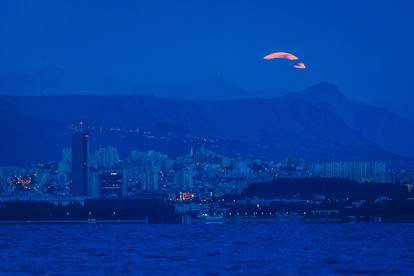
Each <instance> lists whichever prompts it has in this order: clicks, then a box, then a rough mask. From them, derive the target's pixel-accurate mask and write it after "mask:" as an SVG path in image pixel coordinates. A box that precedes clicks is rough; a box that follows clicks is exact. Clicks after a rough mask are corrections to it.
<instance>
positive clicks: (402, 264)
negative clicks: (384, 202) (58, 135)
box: [0, 224, 414, 275]
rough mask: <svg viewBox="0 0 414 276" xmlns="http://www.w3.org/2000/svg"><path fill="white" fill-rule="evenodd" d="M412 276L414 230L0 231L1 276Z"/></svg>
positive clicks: (78, 227) (128, 227) (104, 227)
mask: <svg viewBox="0 0 414 276" xmlns="http://www.w3.org/2000/svg"><path fill="white" fill-rule="evenodd" d="M128 273H130V274H137V275H143V274H144V275H154V274H155V275H158V274H162V275H183V274H184V275H187V274H193V275H199V274H201V275H217V274H220V275H221V274H224V275H226V274H233V275H246V274H255V275H263V274H265V275H298V274H306V275H325V274H326V275H332V274H368V275H370V274H375V275H378V274H379V275H381V274H387V275H401V274H403V275H414V224H272V225H268V224H256V225H254V224H250V225H248V224H245V225H237V224H223V225H145V224H93V225H88V224H70V225H64V224H47V225H0V275H16V274H39V275H61V274H64V275H118V274H128Z"/></svg>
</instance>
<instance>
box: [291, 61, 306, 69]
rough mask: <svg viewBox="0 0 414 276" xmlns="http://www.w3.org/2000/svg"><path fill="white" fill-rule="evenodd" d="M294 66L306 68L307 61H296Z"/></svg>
mask: <svg viewBox="0 0 414 276" xmlns="http://www.w3.org/2000/svg"><path fill="white" fill-rule="evenodd" d="M293 67H294V68H297V69H305V68H306V66H305V63H303V62H299V63H296V64H295V65H293Z"/></svg>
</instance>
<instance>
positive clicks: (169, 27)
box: [0, 0, 414, 117]
mask: <svg viewBox="0 0 414 276" xmlns="http://www.w3.org/2000/svg"><path fill="white" fill-rule="evenodd" d="M410 3H411V1H406V0H404V1H403V0H394V1H360V0H359V1H356V0H355V1H353V0H348V1H339V0H338V1H332V0H329V1H309V0H304V1H298V0H296V1H293V0H292V1H256V0H254V1H253V0H251V1H211V0H210V1H201V0H200V1H132V0H128V1H106V0H99V1H84V0H71V1H60V0H44V1H23V0H2V1H1V2H0V37H1V43H0V60H1V63H0V74H1V75H7V74H9V73H28V74H29V73H32V72H36V71H38V70H42V69H44V68H54V67H57V68H62V69H63V70H65V71H67V72H70V74H74V75H76V74H92V75H94V76H100V77H102V78H106V79H108V78H109V79H112V80H116V81H119V82H122V83H128V84H130V85H132V86H134V87H150V88H154V89H156V88H160V87H172V86H181V85H184V86H186V85H191V84H192V83H195V84H197V83H198V84H200V85H201V84H202V83H203V82H209V81H212V80H213V81H214V80H216V79H222V80H224V81H225V82H226V83H229V84H231V85H232V86H234V87H238V88H241V89H245V90H249V91H255V92H254V96H258V97H260V96H269V92H268V91H269V90H271V91H274V92H272V93H274V94H272V93H271V94H270V96H273V95H274V96H278V95H281V94H284V93H286V92H289V91H294V90H297V89H301V88H305V87H307V86H309V85H312V84H315V83H317V82H320V81H329V82H332V83H334V84H336V85H338V86H339V87H340V89H341V90H342V91H343V92H344V94H346V95H347V96H348V97H349V98H351V99H355V100H358V101H361V102H365V103H370V104H376V105H383V106H387V107H390V108H392V109H394V110H396V111H398V112H399V113H401V114H405V115H407V116H412V117H414V114H411V113H410V112H409V110H407V107H409V106H413V104H414V95H413V93H412V92H413V91H412V84H411V82H412V79H411V76H412V64H414V57H413V56H412V54H411V51H412V49H413V48H414V38H413V36H412V28H413V26H414V24H413V23H414V18H413V17H412V14H411V13H412V10H413V8H414V4H410ZM276 51H286V52H291V53H294V54H295V55H297V56H299V57H300V60H301V61H303V62H304V63H305V64H306V65H307V67H308V68H307V69H306V70H297V69H293V68H291V65H292V64H291V62H288V61H284V60H272V61H265V60H263V59H262V57H263V56H264V55H266V54H270V53H271V52H276ZM264 90H266V91H267V92H266V95H264V94H262V93H264V92H262V91H264ZM165 91H167V92H165ZM174 91H176V90H171V91H170V92H168V89H167V90H164V92H163V94H162V95H163V96H170V97H175V96H179V95H176V94H175V92H174ZM56 93H58V92H56ZM81 93H83V92H81ZM203 93H204V92H203ZM194 97H195V98H208V95H197V91H194ZM223 97H226V96H225V95H223Z"/></svg>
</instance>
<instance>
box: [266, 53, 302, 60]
mask: <svg viewBox="0 0 414 276" xmlns="http://www.w3.org/2000/svg"><path fill="white" fill-rule="evenodd" d="M277 58H278V59H288V60H298V59H299V58H298V57H297V56H295V55H292V54H290V53H285V52H276V53H272V54H269V55H267V56H265V57H263V59H266V60H270V59H277Z"/></svg>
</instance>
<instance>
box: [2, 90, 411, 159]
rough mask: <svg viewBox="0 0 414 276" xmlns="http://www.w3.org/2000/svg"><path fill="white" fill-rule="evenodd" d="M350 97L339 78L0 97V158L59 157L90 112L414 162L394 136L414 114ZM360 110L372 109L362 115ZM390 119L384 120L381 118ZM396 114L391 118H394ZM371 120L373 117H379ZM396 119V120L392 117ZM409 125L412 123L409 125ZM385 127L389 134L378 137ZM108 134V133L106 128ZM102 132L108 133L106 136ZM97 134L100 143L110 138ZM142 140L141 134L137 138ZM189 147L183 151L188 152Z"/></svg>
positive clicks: (276, 153)
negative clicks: (272, 91) (183, 96)
mask: <svg viewBox="0 0 414 276" xmlns="http://www.w3.org/2000/svg"><path fill="white" fill-rule="evenodd" d="M381 111H382V109H378V108H375V107H370V106H364V105H360V104H357V103H353V102H351V101H349V100H347V99H346V98H345V97H344V96H343V95H342V94H341V93H340V92H339V91H338V90H337V88H336V87H335V86H333V85H330V84H326V83H324V84H319V85H316V86H313V87H311V88H309V89H307V90H305V91H301V92H299V93H292V94H289V95H288V96H285V97H280V98H273V99H256V98H250V99H239V100H223V101H202V100H180V99H167V98H158V97H154V96H116V95H105V96H93V95H84V96H83V95H82V96H80V95H66V96H65V95H62V96H22V97H12V96H4V97H0V116H1V117H0V118H1V120H2V124H3V129H4V134H3V135H2V138H1V139H2V143H1V145H0V152H1V157H0V164H10V163H11V164H10V165H12V164H21V163H28V162H33V161H37V160H50V159H53V158H59V156H60V150H61V148H63V147H64V146H65V145H66V146H67V145H68V144H69V143H70V133H71V132H70V130H69V129H68V126H69V125H71V124H75V123H76V122H78V121H79V120H83V121H85V122H86V124H87V125H89V126H94V127H107V128H109V127H119V128H123V129H135V128H140V129H143V130H149V131H154V132H157V133H178V134H180V135H190V136H196V137H210V138H215V139H218V140H219V141H222V143H223V145H224V144H226V145H228V146H222V147H221V148H220V147H219V148H218V151H222V152H223V153H228V152H230V151H231V149H230V147H231V145H232V144H234V145H238V147H237V151H236V152H237V153H239V154H243V155H251V156H256V157H259V158H265V159H273V160H276V159H279V158H282V157H284V156H295V157H299V158H304V159H306V160H310V161H315V160H353V159H365V160H367V159H382V160H386V161H388V162H390V163H391V164H393V165H395V166H411V165H413V164H414V163H413V159H411V158H406V157H401V156H402V155H409V153H410V154H411V153H412V154H411V156H414V152H413V151H412V150H413V149H411V148H409V143H408V140H409V139H410V137H404V139H399V140H392V139H393V138H394V137H397V138H398V137H399V136H400V134H399V133H393V134H392V135H391V134H390V135H388V134H387V128H389V130H390V131H399V132H400V133H402V134H407V133H408V135H411V141H413V138H414V126H413V124H412V123H411V122H409V121H405V120H403V119H399V117H398V116H397V115H395V114H393V113H389V112H387V111H384V110H383V111H382V112H381ZM360 114H368V115H369V116H368V115H367V116H368V117H367V118H364V119H363V120H361V121H363V122H365V123H366V124H370V125H369V126H366V127H365V128H364V127H363V126H362V122H360V121H358V120H357V119H358V118H359V116H361V115H360ZM378 118H380V120H384V121H382V122H378ZM389 118H391V119H389ZM369 120H374V121H373V122H371V121H369ZM390 120H391V122H390ZM405 128H408V129H405ZM381 133H384V134H385V135H386V136H385V138H384V137H382V138H381V137H379V136H380V134H381ZM125 136H129V135H125V133H124V134H122V137H121V136H119V137H117V138H114V137H112V138H113V139H111V141H110V142H111V143H113V144H116V145H117V144H118V143H119V144H120V145H122V147H124V148H125V149H129V150H131V149H135V148H142V149H145V148H148V147H149V146H150V147H151V148H153V149H161V148H162V149H164V150H167V151H168V150H169V149H171V152H167V153H170V154H171V153H172V152H175V153H177V150H173V148H175V147H177V148H180V149H184V148H187V149H188V148H189V147H190V146H191V145H190V144H188V143H187V142H185V141H180V140H177V141H173V142H171V143H170V144H164V145H163V146H161V145H159V144H157V143H155V142H154V141H151V143H149V142H148V141H146V140H145V139H144V140H143V139H140V140H137V139H135V138H134V139H132V137H125ZM102 137H103V136H102ZM102 137H101V138H102ZM102 139H103V140H101V141H97V143H99V145H105V144H108V143H109V141H106V140H105V139H104V138H102ZM138 141H139V142H138ZM183 153H184V152H183Z"/></svg>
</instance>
